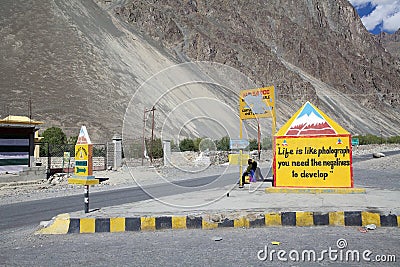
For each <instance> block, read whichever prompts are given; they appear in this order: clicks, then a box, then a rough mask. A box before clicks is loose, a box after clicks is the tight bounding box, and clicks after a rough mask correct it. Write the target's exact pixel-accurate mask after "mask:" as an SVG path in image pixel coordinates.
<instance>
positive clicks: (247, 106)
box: [239, 86, 275, 120]
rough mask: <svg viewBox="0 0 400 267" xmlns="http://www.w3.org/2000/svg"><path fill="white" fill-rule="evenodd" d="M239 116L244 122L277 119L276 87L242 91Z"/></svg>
mask: <svg viewBox="0 0 400 267" xmlns="http://www.w3.org/2000/svg"><path fill="white" fill-rule="evenodd" d="M239 114H240V119H242V120H246V119H256V118H271V117H275V90H274V86H269V87H264V88H258V89H250V90H242V91H240V96H239Z"/></svg>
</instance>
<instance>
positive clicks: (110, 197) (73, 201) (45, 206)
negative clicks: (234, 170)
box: [0, 174, 237, 231]
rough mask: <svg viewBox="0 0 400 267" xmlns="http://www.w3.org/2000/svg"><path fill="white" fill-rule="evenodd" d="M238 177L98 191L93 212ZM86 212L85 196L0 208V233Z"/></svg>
mask: <svg viewBox="0 0 400 267" xmlns="http://www.w3.org/2000/svg"><path fill="white" fill-rule="evenodd" d="M236 179H237V175H233V174H225V175H222V176H207V177H202V178H196V179H191V180H184V181H179V182H174V183H162V184H156V185H151V186H145V187H143V188H140V187H129V188H124V189H118V190H109V191H102V192H95V193H91V194H90V210H93V209H98V208H102V207H108V206H115V205H121V204H125V203H133V202H138V201H142V200H147V199H152V198H159V197H163V196H170V195H176V194H182V193H187V192H193V191H198V190H203V189H211V188H216V187H221V186H226V185H229V184H232V185H233V184H235V180H236ZM83 209H84V204H83V187H82V195H73V196H66V197H57V198H48V199H42V200H34V201H27V202H20V203H14V204H8V205H3V206H0V214H1V216H0V231H2V230H5V229H12V228H17V227H22V226H27V225H38V224H39V223H40V221H44V220H50V219H51V218H53V217H54V216H56V215H57V214H60V213H68V212H74V211H79V210H83Z"/></svg>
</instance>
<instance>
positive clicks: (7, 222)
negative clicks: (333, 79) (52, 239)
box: [0, 150, 400, 231]
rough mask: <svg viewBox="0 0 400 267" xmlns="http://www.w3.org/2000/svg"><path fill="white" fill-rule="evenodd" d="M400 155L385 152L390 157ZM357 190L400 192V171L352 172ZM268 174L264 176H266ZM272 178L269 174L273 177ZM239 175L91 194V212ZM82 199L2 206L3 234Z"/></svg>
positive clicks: (228, 180)
mask: <svg viewBox="0 0 400 267" xmlns="http://www.w3.org/2000/svg"><path fill="white" fill-rule="evenodd" d="M399 153H400V151H398V150H397V151H390V152H385V155H386V156H387V157H390V156H391V155H395V154H399ZM371 159H372V155H365V156H355V157H353V161H354V162H358V161H364V160H371ZM353 172H354V183H355V186H356V187H375V188H383V189H391V190H393V189H394V190H397V189H399V188H400V185H399V183H398V181H399V180H400V173H399V172H398V170H395V169H393V170H385V171H380V170H376V171H371V170H363V169H358V168H353ZM264 173H265V172H264ZM270 175H271V174H269V176H270ZM236 179H237V174H224V175H222V176H208V177H202V178H196V179H192V180H184V181H179V182H175V183H162V184H156V185H152V186H146V187H143V188H140V187H130V188H124V189H118V190H109V191H103V192H96V193H91V194H90V209H91V210H93V209H98V208H102V207H108V206H115V205H121V204H125V203H133V202H138V201H142V200H147V199H152V198H159V197H163V196H169V195H176V194H182V193H187V192H193V191H198V190H204V189H211V188H216V187H221V186H226V185H230V184H231V185H234V184H235V183H236ZM83 209H84V205H83V188H82V195H74V196H67V197H57V198H50V199H42V200H35V201H28V202H20V203H15V204H9V205H3V206H0V214H1V216H0V231H2V230H5V229H13V228H17V227H22V226H27V225H38V224H39V222H40V221H44V220H50V219H51V218H52V217H54V216H55V215H57V214H60V213H67V212H74V211H79V210H83Z"/></svg>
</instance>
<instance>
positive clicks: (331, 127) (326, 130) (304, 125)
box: [277, 102, 348, 136]
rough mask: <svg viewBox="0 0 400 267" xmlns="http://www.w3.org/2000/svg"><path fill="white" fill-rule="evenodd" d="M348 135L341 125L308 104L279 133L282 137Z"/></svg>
mask: <svg viewBox="0 0 400 267" xmlns="http://www.w3.org/2000/svg"><path fill="white" fill-rule="evenodd" d="M338 134H348V132H347V131H346V130H345V129H343V128H342V127H341V126H340V125H339V124H337V123H336V122H334V121H333V120H332V119H330V118H329V117H328V116H327V115H325V114H324V113H323V112H322V111H320V110H319V109H318V108H316V107H315V106H314V105H312V104H311V103H310V102H307V103H305V104H304V105H303V107H301V108H300V109H299V110H298V111H297V112H296V113H295V114H294V115H293V117H292V118H291V119H290V120H289V121H288V122H287V123H286V124H285V125H284V126H283V127H282V128H281V129H280V130H279V131H278V133H277V135H281V136H320V135H324V136H332V135H338Z"/></svg>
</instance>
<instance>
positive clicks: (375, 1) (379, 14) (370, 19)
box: [349, 0, 400, 32]
mask: <svg viewBox="0 0 400 267" xmlns="http://www.w3.org/2000/svg"><path fill="white" fill-rule="evenodd" d="M349 2H350V3H351V4H352V5H353V6H354V7H357V8H362V7H365V6H367V5H368V4H369V3H370V4H371V5H372V7H375V9H374V10H373V11H372V12H371V13H370V14H368V15H366V16H363V17H362V18H361V21H362V22H363V24H364V26H365V28H367V30H369V31H371V30H373V29H374V28H375V27H376V26H378V25H380V24H381V23H382V25H383V26H382V30H384V31H389V32H394V31H396V30H398V29H399V28H400V0H349Z"/></svg>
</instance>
